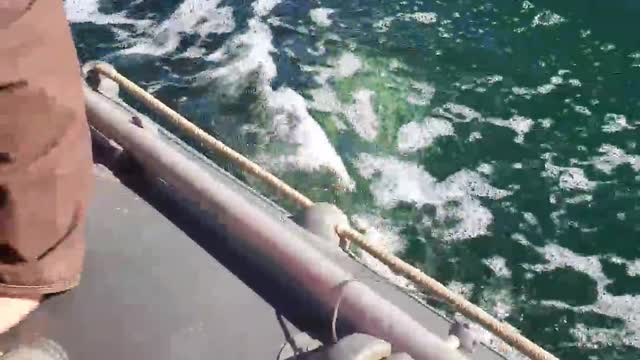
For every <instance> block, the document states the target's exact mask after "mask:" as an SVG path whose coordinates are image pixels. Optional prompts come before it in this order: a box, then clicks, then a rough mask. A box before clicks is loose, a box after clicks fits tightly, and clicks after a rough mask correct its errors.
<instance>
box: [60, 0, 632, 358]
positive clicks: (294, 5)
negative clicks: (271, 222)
mask: <svg viewBox="0 0 640 360" xmlns="http://www.w3.org/2000/svg"><path fill="white" fill-rule="evenodd" d="M87 3H91V1H88V2H87ZM190 3H193V4H195V5H193V6H192V7H191V8H192V9H195V11H192V12H191V11H187V12H186V13H185V14H186V15H183V16H174V15H175V14H176V13H178V11H176V9H177V8H178V6H179V5H180V4H181V2H179V1H173V2H164V3H163V5H162V6H159V5H158V4H157V3H156V2H152V1H136V2H133V3H131V4H129V3H128V2H124V1H115V0H111V1H101V2H99V5H100V6H99V7H98V8H97V10H98V11H90V10H91V9H89V10H87V9H86V8H85V9H84V10H83V9H81V8H80V7H79V6H77V4H76V3H75V2H74V3H71V2H70V1H67V11H68V14H71V15H70V18H71V20H72V22H73V25H72V26H73V31H74V36H75V38H76V42H77V46H78V50H79V54H80V57H81V58H82V59H83V60H89V59H95V58H102V59H105V60H107V61H110V62H112V63H114V64H115V65H116V66H117V67H118V69H120V71H121V72H122V73H124V74H125V75H127V76H129V77H130V78H131V79H133V80H134V81H136V82H138V83H140V84H142V85H144V86H146V87H148V88H150V89H151V90H152V91H153V92H154V94H155V95H156V96H158V97H159V98H161V99H162V100H163V101H165V102H167V103H168V104H169V105H170V106H172V107H174V108H175V109H176V110H178V111H180V112H181V113H183V114H184V115H186V116H187V117H189V118H191V119H193V120H194V121H196V122H198V123H199V124H200V125H201V126H203V127H204V128H205V129H207V130H208V131H210V132H212V133H213V134H215V135H216V136H219V137H220V138H222V139H224V140H225V141H226V142H227V143H228V144H230V145H231V146H232V147H234V148H236V149H238V150H240V151H242V152H244V153H246V154H249V155H250V156H251V157H253V158H254V159H256V160H257V161H259V162H260V163H262V164H263V165H265V166H267V167H269V168H270V169H272V170H273V171H275V172H276V173H277V174H278V175H279V176H282V177H283V178H284V179H286V180H287V181H289V182H290V183H291V184H292V185H293V186H294V187H296V188H298V189H300V190H302V191H303V192H304V193H305V194H307V195H309V196H310V197H312V198H313V199H315V200H318V201H330V202H334V203H336V204H338V205H339V206H340V207H342V208H343V209H345V210H346V212H347V213H348V214H350V215H351V216H353V219H352V220H354V221H359V222H363V223H366V224H367V225H368V226H369V227H371V228H372V229H374V230H372V232H378V234H372V236H373V238H374V239H378V240H380V239H387V240H388V241H386V242H385V241H383V242H382V243H381V244H383V245H385V246H388V247H389V249H390V250H392V251H395V252H396V253H397V254H398V255H400V256H402V257H403V258H404V259H405V260H408V261H410V262H411V263H412V264H414V265H416V266H418V267H420V268H422V269H423V270H424V271H425V272H427V273H428V274H430V275H432V276H434V277H435V278H437V279H439V280H440V281H442V282H444V283H446V284H450V285H451V286H452V287H454V288H455V289H457V291H460V292H462V293H463V294H464V295H465V296H467V297H468V298H469V299H470V300H471V301H473V302H476V303H478V304H480V305H481V306H482V307H483V308H485V309H486V310H488V311H489V312H491V313H492V314H494V315H496V316H498V317H500V318H504V319H505V320H507V321H509V322H510V323H512V324H513V325H514V326H516V327H517V328H519V329H521V330H522V331H523V332H524V333H525V334H526V335H527V336H529V337H530V338H531V339H532V340H534V341H536V342H538V343H540V344H541V345H543V346H545V347H546V348H548V349H549V350H551V351H552V352H554V353H555V354H557V355H558V356H559V357H560V358H562V359H637V358H639V357H640V350H639V348H640V225H639V223H640V148H639V146H638V135H639V134H640V108H639V105H640V98H639V96H638V95H640V37H639V36H638V35H637V31H636V30H635V25H636V19H638V18H639V17H640V2H636V1H623V0H617V1H609V2H602V1H595V0H592V1H584V0H583V1H568V0H565V1H530V2H527V1H524V2H523V1H484V2H478V1H453V0H452V1H372V0H370V1H366V2H365V1H355V0H354V1H333V0H323V1H306V0H304V1H303V0H297V1H282V2H280V3H278V4H276V5H275V6H274V7H273V9H272V10H271V11H270V12H269V11H265V12H264V13H263V14H262V15H263V16H256V11H254V8H253V7H252V4H255V3H254V2H252V1H231V0H228V1H206V2H205V1H202V2H197V1H191V2H190ZM264 3H267V2H264ZM94 4H98V3H94ZM203 4H208V5H207V7H206V9H205V5H203ZM225 6H226V7H228V14H229V16H228V17H227V18H225V14H226V13H225V12H224V11H215V10H211V9H215V8H217V9H220V8H223V7H225ZM191 8H189V9H191ZM317 8H326V9H332V10H333V12H332V13H330V14H329V15H327V16H326V18H327V19H325V20H328V21H324V20H323V17H322V16H321V15H322V11H319V12H316V13H315V15H314V16H315V21H314V19H313V16H311V15H310V11H311V10H312V9H317ZM312 13H313V12H312ZM114 14H118V15H114ZM318 14H320V15H318ZM316 15H317V16H316ZM188 19H195V20H194V21H189V20H188ZM221 19H222V20H221ZM224 19H226V20H224ZM142 20H144V21H142ZM231 23H232V24H233V26H232V27H229V24H231ZM203 24H204V25H203ZM265 34H266V36H265ZM243 36H244V37H243ZM172 39H177V40H176V41H177V42H176V44H175V46H168V47H167V44H170V43H171V41H172ZM256 39H257V40H256ZM141 44H142V45H145V46H141ZM269 44H270V45H271V46H272V47H273V48H272V50H271V51H269V49H267V50H264V49H265V46H267V45H269ZM136 46H137V47H136ZM163 47H164V48H163ZM132 48H134V49H137V50H136V51H130V53H122V52H121V51H122V50H123V49H132ZM159 48H160V49H163V50H158V49H159ZM196 48H197V49H200V50H197V51H200V52H194V49H196ZM261 49H262V50H261ZM216 51H219V53H218V55H219V56H216V57H213V58H207V56H208V55H210V54H214V53H215V52H216ZM185 54H187V55H189V54H192V55H191V56H190V57H189V56H185ZM193 54H195V55H193ZM271 66H272V67H273V68H271ZM216 70H219V71H218V72H217V73H216V72H215V71H216ZM212 72H213V73H212ZM207 74H208V75H207ZM205 75H206V76H205ZM284 88H290V89H292V90H293V91H295V92H296V93H297V94H300V95H301V96H302V97H303V98H304V99H303V98H302V97H300V98H296V97H295V96H293V95H291V94H289V93H287V94H284V95H283V94H280V93H277V92H278V91H279V90H278V89H280V90H282V89H284ZM274 90H275V91H276V93H277V94H275V93H274V92H273V91H274ZM285 95H286V96H285ZM300 99H303V103H304V105H303V106H302V107H303V108H304V109H303V110H304V111H303V112H306V111H308V115H310V116H311V117H312V118H313V120H314V121H315V122H316V123H317V124H319V125H320V128H321V130H322V131H320V133H318V131H317V130H318V129H315V128H313V127H309V126H307V127H298V128H296V126H298V125H299V124H301V123H305V121H307V123H305V124H308V121H309V119H310V118H305V117H304V116H303V115H301V113H300V111H301V110H300V108H296V107H295V106H293V105H291V104H295V103H296V101H298V100H300ZM304 119H306V120H304ZM305 126H306V125H305ZM320 128H319V129H320ZM296 129H298V130H296ZM305 129H306V130H305ZM305 131H306V132H305ZM322 133H324V134H326V138H327V139H328V141H327V142H326V143H324V142H323V141H322V139H324V136H325V135H323V134H322ZM300 134H310V135H309V136H306V137H305V136H302V135H300ZM196 145H197V144H196ZM300 149H306V150H304V151H301V150H300ZM332 151H335V155H336V156H335V157H332V155H331V152H332ZM284 156H288V157H284ZM336 158H337V159H338V162H337V163H336V161H334V160H335V159H336ZM327 159H329V160H327ZM331 159H333V160H331ZM340 166H344V167H343V168H340ZM232 171H233V170H232ZM236 173H237V172H236ZM238 176H241V177H243V175H242V174H238ZM243 178H244V177H243ZM246 181H248V182H250V183H252V184H254V182H253V181H252V180H251V179H246ZM254 185H256V186H258V187H259V185H258V184H254ZM349 189H350V190H351V191H349ZM285 204H286V202H285ZM292 209H293V208H292ZM389 239H390V240H389ZM368 261H370V262H371V260H368ZM371 263H372V264H374V263H373V262H371ZM374 265H375V264H374ZM512 356H513V355H512Z"/></svg>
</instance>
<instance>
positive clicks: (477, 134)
mask: <svg viewBox="0 0 640 360" xmlns="http://www.w3.org/2000/svg"><path fill="white" fill-rule="evenodd" d="M480 139H482V134H481V133H480V132H478V131H474V132H472V133H471V134H469V139H468V140H469V141H471V142H474V141H476V140H480Z"/></svg>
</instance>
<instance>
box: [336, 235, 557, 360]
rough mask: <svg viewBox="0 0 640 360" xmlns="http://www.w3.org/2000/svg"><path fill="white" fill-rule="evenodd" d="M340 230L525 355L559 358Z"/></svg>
mask: <svg viewBox="0 0 640 360" xmlns="http://www.w3.org/2000/svg"><path fill="white" fill-rule="evenodd" d="M336 232H337V233H338V235H339V236H341V237H346V238H348V239H350V240H351V241H352V242H354V243H356V244H357V245H358V246H360V247H361V248H362V249H363V250H365V251H366V252H368V253H369V254H371V255H372V256H374V257H375V258H376V259H378V260H380V261H381V262H383V263H384V264H385V265H387V266H388V267H389V268H391V269H392V270H394V271H396V272H397V273H400V274H403V275H404V276H405V277H406V278H408V279H409V280H412V281H413V282H414V283H416V284H418V285H421V286H423V287H424V288H425V289H428V290H429V291H430V292H432V293H433V294H435V295H436V296H438V297H440V298H442V299H443V300H445V301H446V302H448V303H449V304H450V305H452V306H453V307H454V308H455V309H456V310H458V311H459V312H460V313H462V314H463V315H465V316H466V317H468V318H469V319H472V320H474V321H476V322H478V323H480V324H482V325H483V326H484V327H485V328H487V329H488V330H490V331H491V332H492V333H493V334H495V335H497V336H498V337H500V338H501V339H502V340H504V341H505V342H507V343H508V344H509V345H512V346H513V347H515V348H516V349H518V350H520V352H522V353H523V354H525V355H527V356H528V357H530V358H531V359H534V360H551V359H556V360H557V358H556V357H555V356H553V355H551V354H550V353H549V352H547V351H545V350H544V349H542V348H541V347H540V346H538V345H537V344H535V343H534V342H532V341H531V340H529V339H527V338H526V337H524V336H522V335H521V334H520V333H519V332H518V330H516V328H514V327H513V326H511V325H509V324H507V323H505V322H500V321H498V320H496V319H495V318H494V317H492V316H491V315H489V314H488V313H487V312H485V311H484V310H482V309H481V308H479V307H478V306H476V305H474V304H473V303H471V302H469V301H468V300H467V299H465V298H464V297H462V296H460V295H458V294H456V293H454V292H452V291H451V290H449V289H447V287H445V286H444V285H442V284H441V283H440V282H438V281H437V280H435V279H433V278H431V277H429V276H427V275H426V274H425V273H423V272H422V271H420V270H418V269H417V268H415V267H413V266H411V265H409V264H408V263H406V262H404V261H402V260H401V259H400V258H398V257H396V256H394V255H391V254H389V253H387V252H386V251H384V250H383V249H381V248H378V247H376V246H374V245H372V244H371V243H369V242H368V241H367V239H366V238H365V237H364V235H362V234H360V233H359V232H357V231H355V230H353V229H351V228H349V227H340V226H339V227H337V228H336Z"/></svg>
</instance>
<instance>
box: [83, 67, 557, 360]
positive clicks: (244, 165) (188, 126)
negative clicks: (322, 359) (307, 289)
mask: <svg viewBox="0 0 640 360" xmlns="http://www.w3.org/2000/svg"><path fill="white" fill-rule="evenodd" d="M94 69H95V70H96V71H98V72H99V73H101V74H103V75H105V76H107V77H108V78H110V79H111V80H113V81H115V82H116V83H118V84H119V85H120V86H121V87H123V88H124V89H125V90H127V91H128V92H129V93H130V94H131V95H133V96H134V97H135V98H137V99H138V100H140V101H142V102H143V103H144V104H146V105H147V106H149V107H150V108H151V109H152V110H153V111H155V112H156V113H158V114H160V115H163V116H165V117H166V118H167V119H168V120H170V121H171V122H172V123H173V124H174V125H176V126H178V127H179V128H180V129H182V130H183V131H184V132H186V133H187V134H188V135H189V136H191V137H193V138H195V139H197V140H199V141H200V142H202V143H203V144H204V145H205V146H206V147H207V148H208V149H210V150H212V151H214V152H216V153H218V154H220V155H222V156H224V157H226V158H227V159H228V160H230V161H232V162H234V163H236V164H237V165H238V166H239V167H240V168H241V169H242V170H244V171H246V172H248V173H250V174H252V175H254V176H255V177H257V178H258V179H260V180H262V181H264V182H265V183H267V184H269V185H270V186H272V187H273V188H274V189H275V190H276V191H277V192H278V193H280V194H281V195H283V196H285V197H287V198H288V199H290V200H292V201H294V202H295V203H296V204H297V205H299V206H300V207H302V208H305V209H306V208H309V207H311V206H313V204H314V203H313V201H311V199H309V198H308V197H306V196H304V195H303V194H301V193H300V192H298V191H297V190H295V189H294V188H292V187H291V186H289V185H288V184H286V183H285V182H283V181H282V180H280V179H278V178H277V177H275V176H274V175H272V174H271V173H269V172H268V171H267V170H265V169H263V168H262V167H260V166H259V165H257V164H256V163H254V162H252V161H251V160H249V159H248V158H246V157H244V156H243V155H241V154H240V153H238V152H236V151H235V150H233V149H231V148H230V147H228V146H226V145H225V144H223V143H222V142H221V141H219V140H217V139H216V138H214V137H213V136H211V135H209V134H208V133H206V132H205V131H203V130H202V129H200V128H198V127H197V126H196V125H194V124H193V123H191V122H190V121H189V120H187V119H186V118H184V117H183V116H181V115H180V114H178V113H177V112H175V111H174V110H172V109H171V108H169V107H168V106H166V105H165V104H163V103H162V102H160V101H159V100H158V99H156V98H154V97H153V96H152V95H150V94H149V93H147V92H145V91H144V90H143V89H142V88H140V87H139V86H137V85H136V84H134V83H133V82H131V81H130V80H129V79H127V78H125V77H124V76H122V75H120V74H119V73H118V72H117V71H116V70H115V69H113V68H112V67H110V66H107V65H106V64H97V65H96V66H95V67H94ZM336 232H337V234H338V235H339V236H340V237H341V238H347V239H350V240H351V241H353V242H354V243H356V244H357V245H358V246H360V248H362V249H363V250H364V251H366V252H368V253H370V254H371V255H372V256H374V257H375V258H376V259H378V260H379V261H381V262H382V263H384V264H385V265H387V266H388V267H389V268H391V269H392V270H394V271H396V272H397V273H399V274H401V275H403V276H405V277H406V278H408V279H410V280H412V281H413V282H414V283H416V284H418V285H420V286H422V287H424V288H425V289H426V290H428V291H430V292H432V293H433V294H435V295H436V296H438V297H440V298H442V299H443V300H445V301H446V302H448V303H449V304H451V305H452V306H453V307H454V308H455V309H456V310H457V311H459V312H460V313H462V314H463V315H465V316H466V317H468V318H469V319H472V320H474V321H476V322H478V323H479V324H481V325H482V326H484V327H485V328H486V329H488V330H490V331H491V332H492V333H493V334H495V335H496V336H498V337H500V338H501V339H502V340H504V341H505V342H506V343H508V344H509V345H511V346H513V347H515V348H516V349H518V350H519V351H520V352H522V353H523V354H525V355H526V356H528V357H529V358H531V359H533V360H558V358H557V357H555V356H553V355H552V354H550V353H549V352H547V351H546V350H544V349H542V348H541V347H540V346H538V345H537V344H535V343H534V342H532V341H531V340H529V339H527V338H526V337H524V336H523V335H521V334H520V333H519V332H518V330H517V329H516V328H514V327H513V326H511V325H509V324H507V323H505V322H500V321H498V320H496V319H495V318H493V317H492V316H491V315H489V314H488V313H487V312H485V311H484V310H482V309H481V308H479V307H478V306H476V305H474V304H472V303H471V302H469V301H467V300H466V299H465V298H464V297H462V296H460V295H458V294H456V293H454V292H452V291H451V290H449V289H447V287H445V286H444V285H442V284H441V283H440V282H438V281H437V280H435V279H433V278H431V277H429V276H427V275H426V274H424V273H423V272H422V271H420V270H418V269H417V268H415V267H413V266H411V265H409V264H408V263H406V262H404V261H402V260H401V259H400V258H398V257H396V256H394V255H392V254H389V253H387V252H386V251H384V250H383V249H380V248H378V247H376V246H374V245H372V244H370V243H369V242H368V241H367V239H366V238H365V237H364V235H362V234H361V233H359V232H357V231H356V230H353V229H352V228H350V227H337V228H336ZM339 300H340V299H338V304H336V305H339ZM336 315H337V306H336V308H335V314H334V318H335V316H336ZM334 321H335V319H334ZM334 331H335V330H334ZM334 336H335V335H334Z"/></svg>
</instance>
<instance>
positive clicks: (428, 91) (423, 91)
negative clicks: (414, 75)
mask: <svg viewBox="0 0 640 360" xmlns="http://www.w3.org/2000/svg"><path fill="white" fill-rule="evenodd" d="M411 87H412V88H413V89H415V90H416V91H417V92H416V93H411V94H409V95H408V96H407V102H408V103H409V104H413V105H419V106H426V105H429V104H430V103H431V99H432V98H433V95H435V93H436V89H435V88H434V87H433V86H432V85H429V84H427V83H422V82H417V81H412V82H411Z"/></svg>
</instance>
